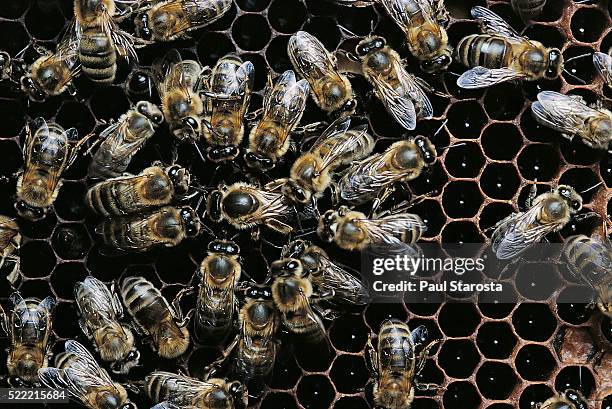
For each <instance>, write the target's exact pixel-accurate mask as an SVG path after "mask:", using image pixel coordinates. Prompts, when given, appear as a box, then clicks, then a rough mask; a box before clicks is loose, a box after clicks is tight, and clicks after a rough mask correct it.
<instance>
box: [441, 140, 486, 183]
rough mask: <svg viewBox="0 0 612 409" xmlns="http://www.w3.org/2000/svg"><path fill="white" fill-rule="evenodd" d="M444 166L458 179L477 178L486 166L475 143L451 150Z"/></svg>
mask: <svg viewBox="0 0 612 409" xmlns="http://www.w3.org/2000/svg"><path fill="white" fill-rule="evenodd" d="M444 164H445V167H446V169H447V170H448V171H449V173H450V174H451V175H453V176H455V177H458V178H470V177H476V176H478V174H479V173H480V170H481V169H482V165H483V164H484V156H483V154H482V151H481V150H480V147H479V146H478V145H477V144H475V143H465V145H461V146H457V147H453V148H452V149H449V151H448V153H447V154H446V157H445V158H444Z"/></svg>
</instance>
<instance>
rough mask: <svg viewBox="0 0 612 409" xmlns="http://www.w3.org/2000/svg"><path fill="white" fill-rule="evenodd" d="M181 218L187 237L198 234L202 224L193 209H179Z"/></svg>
mask: <svg viewBox="0 0 612 409" xmlns="http://www.w3.org/2000/svg"><path fill="white" fill-rule="evenodd" d="M181 218H182V219H183V222H185V229H186V234H187V237H195V236H197V235H198V234H200V229H201V228H202V225H201V224H200V223H201V222H200V218H199V217H198V215H197V213H196V212H195V210H193V209H192V208H191V207H183V208H182V209H181Z"/></svg>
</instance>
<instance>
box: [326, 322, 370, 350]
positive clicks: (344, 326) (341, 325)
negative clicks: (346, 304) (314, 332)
mask: <svg viewBox="0 0 612 409" xmlns="http://www.w3.org/2000/svg"><path fill="white" fill-rule="evenodd" d="M367 333H368V331H367V328H366V327H365V324H364V322H363V318H362V317H361V316H360V315H353V314H350V315H348V314H347V315H343V316H342V319H340V320H336V321H334V323H333V324H332V326H331V328H330V329H329V337H330V338H331V341H332V343H333V345H334V347H335V348H336V349H339V350H340V351H346V352H359V351H361V350H363V347H364V345H365V343H366V340H367V338H368V336H367Z"/></svg>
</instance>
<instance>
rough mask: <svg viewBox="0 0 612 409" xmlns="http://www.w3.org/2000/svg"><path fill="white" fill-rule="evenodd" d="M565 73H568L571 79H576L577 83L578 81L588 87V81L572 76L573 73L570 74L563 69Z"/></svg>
mask: <svg viewBox="0 0 612 409" xmlns="http://www.w3.org/2000/svg"><path fill="white" fill-rule="evenodd" d="M563 72H564V73H566V74H567V75H568V76H569V77H571V78H573V79H575V80H576V81H578V82H579V83H581V84H582V85H586V81H585V80H583V79H582V78H580V77H577V76H576V75H574V74H572V73H571V72H569V71H568V70H566V69H565V68H564V69H563Z"/></svg>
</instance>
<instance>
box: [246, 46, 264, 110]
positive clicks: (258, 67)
mask: <svg viewBox="0 0 612 409" xmlns="http://www.w3.org/2000/svg"><path fill="white" fill-rule="evenodd" d="M240 57H241V58H242V59H243V60H244V61H250V62H252V63H253V66H254V67H255V80H254V81H253V89H254V90H255V91H260V90H262V89H264V88H265V86H266V81H267V78H268V64H267V63H266V60H265V59H264V58H263V57H262V56H261V55H259V54H241V55H240ZM251 106H252V105H251Z"/></svg>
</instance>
